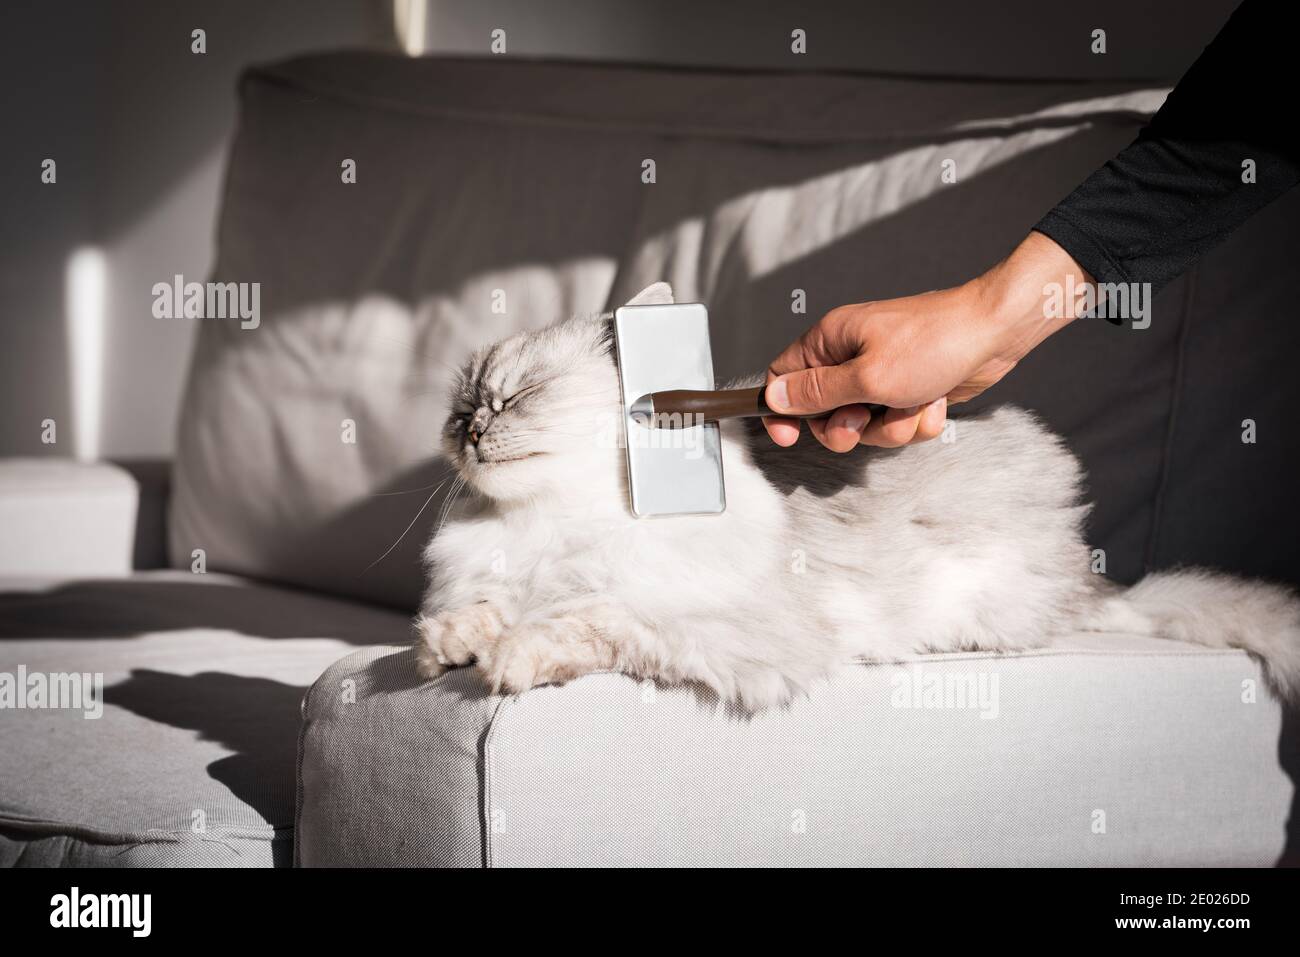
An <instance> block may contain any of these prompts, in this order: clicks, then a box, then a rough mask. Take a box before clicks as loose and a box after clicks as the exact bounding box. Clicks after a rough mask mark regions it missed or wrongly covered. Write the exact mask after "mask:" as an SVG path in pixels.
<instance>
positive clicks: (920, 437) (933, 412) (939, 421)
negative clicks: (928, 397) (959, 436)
mask: <svg viewBox="0 0 1300 957" xmlns="http://www.w3.org/2000/svg"><path fill="white" fill-rule="evenodd" d="M947 419H948V398H947V397H946V396H945V397H943V398H941V399H935V400H934V401H933V402H931V403H930V404H929V405H927V406H925V407H924V408H923V409H921V421H920V423H919V424H918V425H917V427H916V436H915V437H914V438H913V439H912V441H913V442H929V441H930V440H931V439H934V438H938V437H939V436H940V435H941V434H943V424H944V422H946V421H947Z"/></svg>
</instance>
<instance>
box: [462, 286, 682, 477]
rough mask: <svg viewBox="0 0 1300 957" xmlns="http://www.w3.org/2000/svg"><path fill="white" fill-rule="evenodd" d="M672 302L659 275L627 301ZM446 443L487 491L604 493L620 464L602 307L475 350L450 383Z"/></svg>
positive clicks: (618, 408)
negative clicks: (593, 314)
mask: <svg viewBox="0 0 1300 957" xmlns="http://www.w3.org/2000/svg"><path fill="white" fill-rule="evenodd" d="M665 301H667V302H671V301H672V292H671V290H669V289H668V287H667V286H666V285H665V284H663V283H657V284H655V285H654V286H651V287H650V288H649V289H647V290H645V291H643V292H642V293H640V294H639V295H638V296H637V297H635V298H634V299H633V300H632V303H643V302H665ZM450 409H451V412H450V415H449V416H448V417H447V422H446V424H445V425H444V426H443V431H442V448H443V452H444V453H445V454H446V455H447V456H448V457H449V458H450V459H451V460H452V461H453V462H454V463H455V465H456V468H457V470H458V471H459V472H460V474H461V476H462V477H463V478H464V479H465V480H466V481H467V482H468V483H469V484H470V486H471V487H473V488H474V489H476V490H478V491H479V492H480V493H482V494H483V495H485V496H487V497H488V498H490V499H495V500H497V501H501V502H515V501H525V500H544V499H546V498H549V497H552V496H566V497H578V498H581V496H582V495H583V494H585V493H588V492H589V493H590V494H592V495H600V496H605V495H610V494H613V493H614V490H616V489H617V488H619V487H620V483H621V481H622V475H623V470H624V460H623V452H622V450H621V448H620V444H619V437H620V435H621V429H622V404H621V402H620V398H619V387H618V369H617V367H616V365H615V359H614V342H613V323H612V320H611V319H610V318H609V317H608V316H605V317H600V318H595V319H585V318H584V319H572V320H569V321H568V322H563V323H559V324H558V325H554V326H550V327H548V328H546V329H541V330H538V331H536V332H521V333H518V334H516V335H514V336H511V337H510V338H508V339H503V340H502V341H500V342H498V343H496V344H495V345H491V346H488V347H487V348H485V349H482V350H480V351H479V352H477V353H475V354H474V355H473V356H472V357H471V358H470V360H469V361H468V362H467V363H466V365H465V367H464V368H463V369H462V370H461V372H460V374H459V375H458V376H457V379H456V382H455V383H454V384H453V386H452V391H451V402H450Z"/></svg>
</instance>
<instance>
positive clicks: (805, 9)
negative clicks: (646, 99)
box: [0, 0, 1234, 457]
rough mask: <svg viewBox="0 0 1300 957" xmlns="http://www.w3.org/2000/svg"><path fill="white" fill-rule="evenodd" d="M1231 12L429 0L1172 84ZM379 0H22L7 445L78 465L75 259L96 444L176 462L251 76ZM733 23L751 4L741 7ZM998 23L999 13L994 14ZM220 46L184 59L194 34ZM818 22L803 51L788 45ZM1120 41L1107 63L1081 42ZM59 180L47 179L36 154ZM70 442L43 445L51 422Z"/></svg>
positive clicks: (514, 31)
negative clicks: (186, 310) (165, 315)
mask: <svg viewBox="0 0 1300 957" xmlns="http://www.w3.org/2000/svg"><path fill="white" fill-rule="evenodd" d="M1233 5H1234V4H1233V3H1232V2H1231V0H1198V2H1195V3H1174V2H1163V3H1158V4H1145V5H1139V4H1133V3H1119V2H1113V0H1104V2H1102V3H1091V4H1070V5H1062V4H1049V3H1043V2H1041V0H1033V2H1031V0H1013V2H1009V3H999V4H996V5H990V4H974V3H965V2H958V0H908V2H905V3H903V2H897V3H889V4H867V3H861V2H848V0H830V2H823V3H818V4H793V3H773V2H750V3H722V2H710V0H635V2H634V0H628V2H619V3H611V2H608V0H547V2H536V0H430V3H429V5H428V10H427V18H426V32H425V46H426V49H427V51H428V52H434V53H437V52H447V53H462V54H472V55H486V54H487V53H488V44H489V37H490V33H491V31H492V30H493V29H494V28H498V27H500V28H502V29H505V30H506V37H507V44H508V52H509V54H510V55H515V56H520V55H523V56H528V55H533V56H561V57H573V58H583V59H615V60H629V61H644V62H658V63H668V64H679V65H702V66H724V67H738V68H740V67H763V68H794V69H857V70H876V71H885V72H927V73H937V74H942V75H971V76H1016V77H1033V76H1068V77H1080V78H1086V77H1101V76H1106V77H1143V78H1165V79H1167V78H1171V77H1175V76H1177V75H1178V74H1179V73H1180V72H1181V71H1182V70H1183V69H1185V67H1186V65H1187V64H1188V63H1190V62H1191V60H1192V59H1193V58H1194V57H1195V55H1196V53H1197V52H1198V51H1199V49H1200V48H1201V47H1202V46H1203V45H1204V43H1205V42H1207V40H1208V39H1209V38H1210V37H1211V36H1212V35H1213V33H1214V31H1215V29H1216V28H1217V26H1218V24H1220V23H1221V22H1222V21H1223V20H1224V19H1225V18H1226V16H1227V14H1228V12H1229V11H1230V10H1231V8H1232V6H1233ZM393 6H394V5H393V3H391V2H385V0H370V2H366V0H353V2H348V0H327V2H322V0H233V2H217V0H201V2H189V3H183V4H178V3H174V2H167V0H151V2H147V0H119V2H115V3H112V4H106V3H94V2H85V3H81V4H76V3H74V4H71V5H65V4H54V3H48V2H20V3H17V4H9V5H7V6H6V8H5V13H4V16H5V20H6V29H5V31H4V34H3V36H4V39H3V41H2V42H3V51H2V52H3V56H0V98H2V99H0V117H2V118H3V123H4V129H5V132H6V145H5V148H4V149H3V150H0V208H2V209H3V210H4V215H3V217H2V218H0V252H2V256H0V454H3V455H14V454H71V452H72V449H73V438H74V437H73V434H72V433H73V429H72V425H73V423H72V415H71V404H70V376H69V371H68V342H67V336H66V332H65V327H64V313H65V302H64V299H65V295H64V291H65V290H64V285H65V269H66V265H67V262H68V258H69V256H70V255H71V254H72V253H73V251H75V250H77V249H79V248H83V247H94V248H98V249H100V250H102V251H103V253H104V256H105V259H106V263H107V267H108V268H107V282H108V285H107V292H106V338H105V361H104V381H103V416H102V419H103V424H102V441H101V451H102V454H103V455H105V456H106V457H133V456H156V455H167V454H169V453H170V452H171V450H172V448H173V429H174V423H175V415H176V409H177V404H178V401H179V397H180V392H181V388H182V384H183V380H184V376H185V372H186V367H187V363H188V355H189V350H190V345H191V342H192V339H193V335H194V331H195V325H194V323H193V322H192V321H191V322H186V321H167V320H158V319H154V318H153V317H152V315H151V312H150V306H151V303H152V295H151V292H150V289H151V287H152V286H153V284H154V283H156V282H160V281H167V280H169V279H170V277H172V276H173V275H174V274H176V273H181V274H182V275H184V276H185V277H186V278H187V279H191V278H192V279H198V280H201V279H203V278H204V276H205V275H206V273H207V271H208V269H209V268H210V266H211V263H212V260H213V248H212V244H213V237H214V232H215V218H216V213H217V206H218V197H219V193H220V188H221V177H222V166H223V156H224V153H225V150H226V148H227V145H228V143H229V140H230V137H231V134H232V132H233V128H234V123H235V80H236V77H237V75H238V73H239V71H240V70H241V69H242V68H243V67H244V66H246V65H248V64H250V63H254V62H258V61H263V60H268V59H275V58H279V57H283V56H286V55H290V54H293V53H297V52H302V51H306V50H316V49H324V48H330V47H338V46H353V47H355V46H366V47H374V48H381V49H393V48H394V47H395V44H396V40H395V37H394V35H393ZM738 10H739V11H740V12H739V14H738V13H737V11H738ZM990 11H996V12H990ZM195 27H202V28H204V29H206V31H207V41H208V52H207V53H206V54H205V55H203V56H196V55H193V54H192V53H191V52H190V31H191V30H192V29H194V28H195ZM795 27H799V28H801V29H804V30H806V31H807V35H808V53H807V55H806V56H802V57H799V56H794V55H792V54H791V53H790V50H789V43H790V40H789V37H790V31H791V30H792V29H794V28H795ZM1095 27H1102V28H1104V29H1106V30H1107V35H1108V47H1109V51H1108V53H1107V55H1106V56H1105V57H1097V56H1094V55H1092V54H1091V53H1090V52H1089V50H1088V44H1089V35H1090V33H1091V31H1092V29H1093V28H1095ZM46 157H52V158H54V159H55V160H56V161H57V163H58V182H57V184H55V185H43V184H41V182H40V163H41V161H42V160H43V159H44V158H46ZM45 418H53V419H55V420H56V421H57V422H58V428H59V442H58V444H57V445H56V446H53V447H50V446H44V445H42V444H41V441H40V432H41V429H40V423H41V421H42V419H45Z"/></svg>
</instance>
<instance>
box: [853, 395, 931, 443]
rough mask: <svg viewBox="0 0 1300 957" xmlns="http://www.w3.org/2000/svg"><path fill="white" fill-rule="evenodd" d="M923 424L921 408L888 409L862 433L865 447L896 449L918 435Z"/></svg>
mask: <svg viewBox="0 0 1300 957" xmlns="http://www.w3.org/2000/svg"><path fill="white" fill-rule="evenodd" d="M920 424H921V407H920V406H913V407H912V408H910V409H887V410H885V414H884V415H883V416H877V417H876V418H875V419H874V420H873V421H872V422H870V423H869V424H868V425H867V427H866V428H865V429H863V431H862V444H863V445H877V446H880V447H881V448H883V449H896V448H898V447H899V446H900V445H906V444H907V443H908V442H911V441H912V438H913V436H915V435H916V430H917V427H918V426H920Z"/></svg>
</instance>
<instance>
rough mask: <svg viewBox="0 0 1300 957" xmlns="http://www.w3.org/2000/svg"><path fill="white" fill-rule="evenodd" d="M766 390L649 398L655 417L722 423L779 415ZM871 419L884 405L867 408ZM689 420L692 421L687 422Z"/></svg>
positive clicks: (677, 393)
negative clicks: (766, 397) (766, 396)
mask: <svg viewBox="0 0 1300 957" xmlns="http://www.w3.org/2000/svg"><path fill="white" fill-rule="evenodd" d="M765 388H766V387H765V386H761V385H757V386H754V387H753V388H752V389H719V390H717V391H714V392H697V391H693V390H691V389H669V390H668V391H666V392H652V393H650V396H649V398H650V399H651V400H653V402H654V413H655V416H656V417H657V416H660V415H667V416H670V417H680V419H681V420H683V421H688V422H689V421H694V422H699V421H705V422H716V421H717V420H719V419H744V418H752V417H754V416H759V415H777V414H778V413H776V412H773V411H772V410H771V409H769V408H768V406H767V402H765V401H764V399H763V392H764V390H765ZM867 408H868V409H870V410H871V413H872V415H877V414H879V413H881V412H883V411H884V410H885V407H884V406H883V405H868V406H867ZM825 414H826V413H824V412H821V413H818V414H817V415H801V416H796V418H800V419H813V418H817V417H818V416H819V415H825ZM687 416H690V417H691V418H690V419H687Z"/></svg>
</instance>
